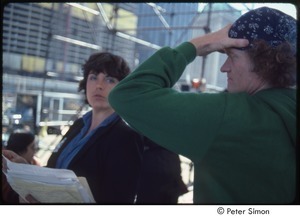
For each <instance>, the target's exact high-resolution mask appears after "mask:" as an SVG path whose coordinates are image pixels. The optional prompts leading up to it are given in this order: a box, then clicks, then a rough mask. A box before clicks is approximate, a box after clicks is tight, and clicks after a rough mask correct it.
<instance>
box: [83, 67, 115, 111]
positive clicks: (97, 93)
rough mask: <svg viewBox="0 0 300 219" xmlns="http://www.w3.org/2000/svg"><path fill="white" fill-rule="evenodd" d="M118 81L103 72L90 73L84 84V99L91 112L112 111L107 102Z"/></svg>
mask: <svg viewBox="0 0 300 219" xmlns="http://www.w3.org/2000/svg"><path fill="white" fill-rule="evenodd" d="M118 83H119V80H118V79H116V78H114V77H111V76H108V75H107V74H106V73H104V72H99V73H98V72H93V71H91V72H90V73H89V75H88V77H87V82H86V97H87V100H88V102H89V104H90V105H91V107H92V108H93V110H97V111H98V110H113V109H112V108H111V106H110V105H109V102H108V99H107V98H108V95H109V93H110V91H111V90H112V89H113V88H114V87H115V86H116V85H117V84H118Z"/></svg>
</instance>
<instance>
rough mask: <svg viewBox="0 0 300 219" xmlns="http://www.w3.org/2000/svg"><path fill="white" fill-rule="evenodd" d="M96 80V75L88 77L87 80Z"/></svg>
mask: <svg viewBox="0 0 300 219" xmlns="http://www.w3.org/2000/svg"><path fill="white" fill-rule="evenodd" d="M96 79H97V76H96V75H90V76H89V80H96Z"/></svg>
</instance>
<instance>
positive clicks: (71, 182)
mask: <svg viewBox="0 0 300 219" xmlns="http://www.w3.org/2000/svg"><path fill="white" fill-rule="evenodd" d="M2 158H3V161H4V166H6V167H7V169H6V168H4V169H2V170H3V173H4V174H5V175H6V177H7V181H8V183H9V184H10V186H11V187H12V188H13V190H15V191H16V192H17V193H18V194H19V195H20V196H21V197H22V198H23V199H25V196H26V195H28V194H31V195H32V196H33V197H34V198H35V199H37V200H38V201H39V202H41V203H95V200H94V198H93V196H92V194H91V192H90V189H89V186H88V184H87V181H86V180H85V178H82V177H81V179H79V178H77V176H76V175H75V173H74V172H73V171H71V170H66V169H54V168H47V167H39V166H36V165H29V164H20V163H14V162H11V161H9V160H8V159H7V158H5V156H3V155H2Z"/></svg>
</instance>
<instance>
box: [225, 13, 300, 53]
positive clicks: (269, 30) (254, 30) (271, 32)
mask: <svg viewBox="0 0 300 219" xmlns="http://www.w3.org/2000/svg"><path fill="white" fill-rule="evenodd" d="M228 36H229V37H231V38H245V39H248V40H249V46H248V47H246V48H244V49H247V48H249V47H252V46H253V41H254V40H256V39H262V40H265V41H266V42H267V43H268V44H269V45H270V46H272V47H273V48H275V47H277V46H278V45H280V44H281V43H283V42H288V43H290V45H291V46H292V49H293V51H294V52H296V48H297V45H296V43H297V21H296V20H295V19H294V18H293V17H291V16H289V15H287V14H285V13H283V12H281V11H279V10H276V9H272V8H268V7H262V8H257V9H255V10H251V11H249V12H247V13H245V14H243V15H242V16H241V17H240V18H239V19H237V20H236V21H235V22H234V24H233V25H232V26H231V28H230V30H229V32H228Z"/></svg>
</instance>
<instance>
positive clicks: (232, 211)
mask: <svg viewBox="0 0 300 219" xmlns="http://www.w3.org/2000/svg"><path fill="white" fill-rule="evenodd" d="M217 213H218V214H219V215H223V214H224V215H270V213H271V212H270V210H268V209H262V208H260V209H258V208H247V209H237V208H228V207H218V208H217Z"/></svg>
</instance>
